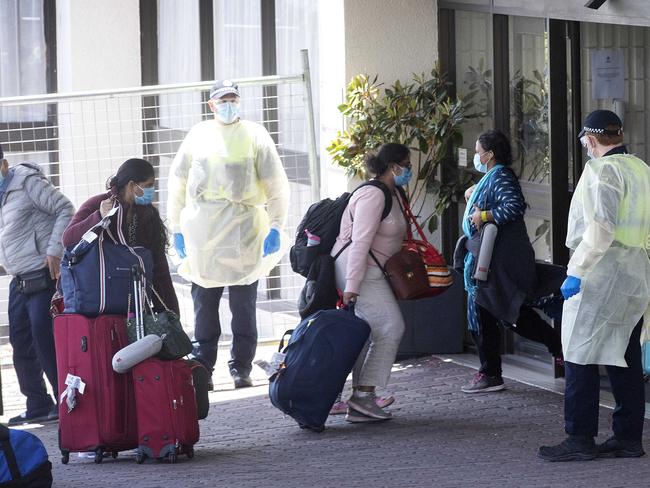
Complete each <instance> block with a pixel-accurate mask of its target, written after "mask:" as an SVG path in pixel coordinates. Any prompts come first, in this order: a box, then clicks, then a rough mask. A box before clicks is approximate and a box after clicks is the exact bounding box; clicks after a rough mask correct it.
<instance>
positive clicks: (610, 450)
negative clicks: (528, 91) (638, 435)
mask: <svg viewBox="0 0 650 488" xmlns="http://www.w3.org/2000/svg"><path fill="white" fill-rule="evenodd" d="M597 449H598V457H603V458H614V457H620V458H635V457H641V456H643V455H644V454H645V451H644V450H643V445H642V444H641V441H630V440H624V439H617V438H616V436H612V437H610V438H609V439H607V440H606V441H605V442H603V443H602V444H598V447H597Z"/></svg>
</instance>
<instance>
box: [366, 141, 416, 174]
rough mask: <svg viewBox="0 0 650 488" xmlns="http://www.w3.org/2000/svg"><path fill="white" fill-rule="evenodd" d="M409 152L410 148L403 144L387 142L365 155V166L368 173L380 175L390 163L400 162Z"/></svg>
mask: <svg viewBox="0 0 650 488" xmlns="http://www.w3.org/2000/svg"><path fill="white" fill-rule="evenodd" d="M410 153H411V150H410V149H409V148H408V147H407V146H405V145H404V144H399V143H397V142H389V143H387V144H384V145H382V146H381V147H380V148H379V151H377V152H376V153H375V152H370V153H368V154H367V155H366V168H367V169H368V172H369V173H372V174H374V175H376V176H381V175H383V174H384V173H385V172H386V171H387V170H388V168H389V167H390V165H391V164H399V163H401V162H402V161H403V160H404V159H405V158H406V157H407V156H408V155H409V154H410Z"/></svg>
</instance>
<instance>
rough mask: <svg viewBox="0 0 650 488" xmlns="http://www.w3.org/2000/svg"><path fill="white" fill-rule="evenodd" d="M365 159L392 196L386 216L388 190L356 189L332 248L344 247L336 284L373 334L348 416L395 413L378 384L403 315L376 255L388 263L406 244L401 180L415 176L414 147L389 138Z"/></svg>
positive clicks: (363, 418) (384, 379)
mask: <svg viewBox="0 0 650 488" xmlns="http://www.w3.org/2000/svg"><path fill="white" fill-rule="evenodd" d="M366 165H367V168H368V171H369V172H370V173H372V174H374V175H376V176H375V179H376V180H378V181H380V182H381V183H383V184H384V185H385V186H386V189H387V190H388V191H389V192H390V193H391V194H392V196H393V201H392V206H391V211H390V213H389V214H388V215H387V216H386V218H384V219H383V220H382V218H381V217H382V213H383V211H384V206H385V202H386V199H385V196H384V195H385V193H384V191H383V190H382V189H381V188H379V187H377V186H370V185H366V186H364V187H362V188H360V189H358V190H357V191H355V192H354V194H353V195H352V197H351V198H350V202H349V203H348V206H347V208H346V210H345V212H344V213H343V217H342V219H341V228H340V231H339V235H338V237H337V239H336V243H335V244H334V247H333V248H332V253H331V254H332V256H335V255H336V254H337V253H338V252H339V251H340V250H341V249H343V248H344V247H345V249H344V250H343V252H342V253H341V254H340V255H339V257H338V258H337V259H336V261H335V271H336V284H337V287H338V288H339V289H341V290H343V302H344V303H345V304H346V305H347V304H348V303H350V302H351V301H355V302H356V306H355V312H356V315H358V316H359V317H361V318H363V319H364V320H366V321H367V322H368V324H369V325H370V339H369V340H368V343H367V344H366V347H365V348H364V349H363V350H362V351H361V354H360V355H359V359H358V360H357V362H356V364H355V366H354V369H353V370H352V386H353V393H352V396H351V397H350V398H349V399H348V401H347V404H348V410H347V416H346V420H348V421H349V422H371V421H378V420H387V419H390V418H391V413H390V412H387V411H386V410H384V409H383V408H382V406H381V405H382V404H383V405H384V406H385V404H386V403H387V402H386V401H383V402H382V401H381V400H382V399H379V398H377V397H376V395H375V389H376V388H377V387H379V388H383V387H385V386H386V384H387V383H388V379H389V377H390V370H391V368H392V365H393V362H394V361H395V355H396V353H397V348H398V346H399V343H400V340H401V339H402V334H403V333H404V319H403V318H402V313H401V311H400V309H399V306H398V305H397V300H396V299H395V295H394V294H393V292H392V290H391V288H390V286H389V284H388V282H387V281H386V279H385V278H384V275H383V272H382V270H381V269H380V268H379V266H377V263H376V262H375V259H376V260H377V261H378V262H379V264H381V265H382V266H383V265H384V264H385V263H386V260H387V259H388V258H389V257H391V256H392V255H393V254H395V253H397V252H398V251H399V250H400V249H401V247H402V242H403V241H404V238H405V237H406V219H405V218H404V215H403V214H402V210H401V208H400V203H401V202H400V201H399V200H398V199H399V198H401V197H399V196H398V194H397V191H396V186H405V185H407V184H408V182H409V180H410V179H411V162H410V151H409V148H408V147H406V146H405V145H403V144H396V143H389V144H384V145H383V146H381V148H379V151H378V152H377V154H370V155H369V156H368V157H367V159H366ZM348 243H349V244H348ZM346 244H348V245H347V246H346ZM371 252H372V254H373V255H374V259H373V257H371V255H370V253H371Z"/></svg>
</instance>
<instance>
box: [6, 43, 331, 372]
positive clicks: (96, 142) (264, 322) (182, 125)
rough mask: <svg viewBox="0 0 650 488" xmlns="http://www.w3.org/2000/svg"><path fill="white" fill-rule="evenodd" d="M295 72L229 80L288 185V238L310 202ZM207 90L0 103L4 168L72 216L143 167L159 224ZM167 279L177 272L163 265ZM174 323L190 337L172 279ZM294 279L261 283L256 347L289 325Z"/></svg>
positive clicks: (304, 98)
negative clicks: (133, 165)
mask: <svg viewBox="0 0 650 488" xmlns="http://www.w3.org/2000/svg"><path fill="white" fill-rule="evenodd" d="M303 56H304V71H303V73H300V74H297V75H295V76H266V77H260V78H246V79H239V80H236V81H237V83H238V84H239V88H240V91H241V94H242V99H241V114H242V118H244V119H248V120H253V121H256V122H259V123H261V124H264V125H265V126H266V127H267V129H268V130H269V132H270V134H271V136H272V137H273V139H274V141H275V142H276V145H277V149H278V152H279V154H280V157H281V159H282V162H283V165H284V167H285V170H286V172H287V176H288V177H289V181H290V186H291V203H290V209H289V217H288V221H287V226H286V232H287V234H288V235H289V236H290V238H291V239H293V232H294V230H295V228H296V226H297V225H298V223H299V222H300V219H301V217H302V215H303V213H304V211H305V210H306V208H307V207H308V206H309V204H310V203H311V202H313V201H314V200H315V199H317V198H318V195H319V188H318V170H317V157H316V140H315V133H314V121H313V105H312V101H311V89H310V78H309V68H308V60H307V54H306V52H303ZM211 85H212V83H211V82H200V83H189V84H174V85H161V86H149V87H137V88H125V89H118V90H100V91H92V92H90V91H89V92H79V93H70V94H48V95H38V96H23V97H9V98H0V143H1V144H2V146H3V148H4V151H5V158H6V159H8V160H9V163H10V165H15V164H17V163H19V162H22V161H31V162H36V163H38V164H40V165H41V167H42V168H43V171H44V173H45V174H46V175H47V176H48V177H49V178H50V179H51V181H52V182H53V183H54V184H55V185H56V186H57V187H59V188H60V189H61V191H62V192H63V193H64V194H66V195H67V196H68V197H69V198H70V199H71V200H72V202H73V203H74V204H75V206H76V207H78V206H79V205H80V204H81V203H83V202H84V201H85V200H86V199H87V198H88V197H90V196H92V195H96V194H98V193H101V192H103V191H105V188H106V187H105V184H106V181H107V180H108V178H109V177H110V176H111V175H112V174H114V172H115V170H116V169H117V167H118V166H119V165H120V164H121V163H122V162H123V161H124V160H126V159H128V158H131V157H143V158H145V159H147V160H149V161H150V162H152V163H153V164H154V166H155V168H156V171H157V179H156V203H157V204H158V208H159V210H160V212H161V215H162V217H163V220H164V219H165V212H166V208H165V207H166V198H167V177H168V173H169V168H170V164H171V161H172V159H173V157H174V155H175V153H176V150H177V149H178V146H179V145H180V143H181V142H182V140H183V138H184V136H185V134H186V133H187V131H188V130H189V128H190V127H192V126H193V125H194V124H196V123H197V122H200V121H201V120H205V119H206V118H207V117H211V116H212V114H211V112H210V111H209V108H208V106H207V99H208V90H209V88H210V86H211ZM170 264H171V267H172V269H173V270H175V269H176V265H177V264H178V262H177V260H176V259H175V258H174V256H170ZM173 278H174V284H175V288H176V292H177V295H178V297H179V302H180V303H181V315H182V320H183V323H184V325H185V326H186V328H187V330H188V332H190V333H191V332H192V328H193V308H192V300H191V296H190V286H189V283H188V282H186V281H185V280H183V279H182V278H180V276H178V275H176V274H175V273H174V276H173ZM10 279H11V277H9V276H6V275H4V276H0V343H1V344H3V345H2V346H0V355H1V358H0V362H1V364H8V363H9V362H10V361H11V353H10V347H9V346H8V345H7V336H8V333H7V332H8V328H7V324H8V320H7V298H8V285H9V282H10ZM303 283H304V279H303V278H301V277H300V276H298V275H296V274H294V273H293V272H292V270H291V267H290V266H289V263H288V256H285V257H284V258H283V260H282V262H281V263H280V264H279V265H278V267H277V268H276V269H275V270H274V272H273V273H272V276H271V277H269V278H267V279H261V280H260V285H259V295H258V302H257V307H258V308H257V315H258V316H257V321H258V331H259V337H260V339H261V340H264V339H271V338H277V337H279V336H280V335H281V333H282V332H283V331H284V330H285V329H287V328H290V327H291V326H293V325H295V323H296V321H297V317H298V314H297V311H296V298H297V296H298V293H299V291H300V289H301V287H302V285H303ZM229 314H230V311H229V307H228V294H227V292H226V293H225V294H224V300H222V304H221V314H220V316H221V326H222V331H223V336H222V339H223V340H228V339H229V334H230V315H229Z"/></svg>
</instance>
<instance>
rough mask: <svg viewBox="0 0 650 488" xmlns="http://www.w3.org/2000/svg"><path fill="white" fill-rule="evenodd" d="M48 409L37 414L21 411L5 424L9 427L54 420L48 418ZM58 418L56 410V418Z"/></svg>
mask: <svg viewBox="0 0 650 488" xmlns="http://www.w3.org/2000/svg"><path fill="white" fill-rule="evenodd" d="M50 414H51V412H50V411H47V412H43V413H40V412H39V413H38V414H28V413H27V412H23V413H21V414H19V415H16V416H15V417H11V418H10V419H9V421H8V422H7V425H8V426H9V427H12V426H14V425H23V424H36V423H42V422H47V421H49V420H54V419H50ZM58 418H59V415H58V412H57V416H56V419H58Z"/></svg>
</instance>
